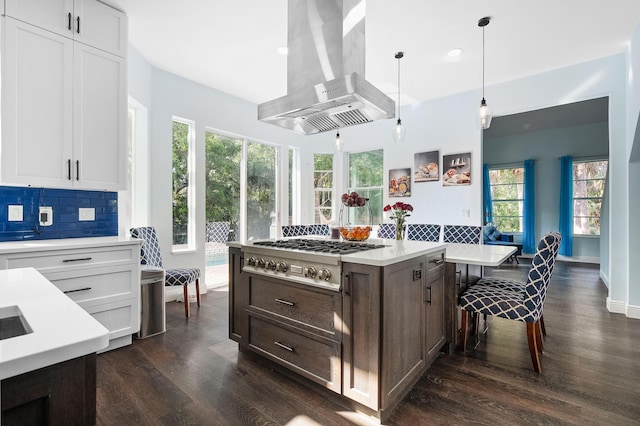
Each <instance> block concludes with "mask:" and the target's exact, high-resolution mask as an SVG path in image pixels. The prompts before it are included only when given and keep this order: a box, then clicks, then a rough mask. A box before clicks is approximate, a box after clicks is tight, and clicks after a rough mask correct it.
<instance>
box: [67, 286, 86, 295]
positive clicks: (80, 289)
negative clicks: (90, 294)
mask: <svg viewBox="0 0 640 426" xmlns="http://www.w3.org/2000/svg"><path fill="white" fill-rule="evenodd" d="M87 290H91V287H85V288H78V289H75V290H67V291H63V293H64V294H67V293H75V292H77V291H87Z"/></svg>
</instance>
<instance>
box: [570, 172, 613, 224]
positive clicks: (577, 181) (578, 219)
mask: <svg viewBox="0 0 640 426" xmlns="http://www.w3.org/2000/svg"><path fill="white" fill-rule="evenodd" d="M608 164H609V162H608V161H606V160H604V161H574V162H573V234H574V235H600V209H601V208H602V198H603V197H604V189H605V185H606V178H607V167H608Z"/></svg>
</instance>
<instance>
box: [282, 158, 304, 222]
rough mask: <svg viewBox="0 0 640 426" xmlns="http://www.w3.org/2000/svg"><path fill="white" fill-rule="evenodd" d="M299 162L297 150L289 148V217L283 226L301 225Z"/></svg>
mask: <svg viewBox="0 0 640 426" xmlns="http://www.w3.org/2000/svg"><path fill="white" fill-rule="evenodd" d="M299 162H300V155H299V153H298V149H297V148H289V185H288V186H289V198H288V206H287V207H288V211H289V214H288V217H287V220H286V221H285V222H284V223H283V225H293V224H295V223H299V220H300V208H299V206H300V201H299V199H298V196H299V194H300V189H299V182H300V173H299V168H300V167H299Z"/></svg>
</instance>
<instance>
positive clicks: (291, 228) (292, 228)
mask: <svg viewBox="0 0 640 426" xmlns="http://www.w3.org/2000/svg"><path fill="white" fill-rule="evenodd" d="M301 235H309V230H308V229H307V225H283V226H282V236H283V237H299V236H301Z"/></svg>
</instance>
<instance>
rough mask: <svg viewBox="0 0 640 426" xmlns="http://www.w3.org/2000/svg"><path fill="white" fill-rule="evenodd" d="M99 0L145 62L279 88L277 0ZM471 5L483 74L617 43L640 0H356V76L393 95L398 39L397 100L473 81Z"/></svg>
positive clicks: (258, 92)
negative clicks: (360, 16) (359, 16)
mask: <svg viewBox="0 0 640 426" xmlns="http://www.w3.org/2000/svg"><path fill="white" fill-rule="evenodd" d="M105 1H106V2H108V3H110V4H112V5H114V6H116V7H117V8H119V9H121V10H123V11H125V12H126V13H127V15H128V16H129V39H130V42H131V44H133V46H135V47H136V49H138V50H139V51H140V53H141V54H142V55H143V56H144V57H145V58H146V59H147V60H148V61H149V62H150V63H151V64H152V65H153V66H155V67H157V68H160V69H163V70H166V71H168V72H171V73H174V74H177V75H180V76H183V77H185V78H188V79H190V80H193V81H196V82H199V83H201V84H204V85H206V86H210V87H213V88H216V89H218V90H221V91H224V92H227V93H230V94H232V95H235V96H237V97H240V98H243V99H246V100H249V101H251V102H254V103H262V102H265V101H268V100H271V99H274V98H278V97H280V96H284V95H286V90H287V89H286V82H287V78H286V72H287V70H286V62H287V61H286V57H284V56H281V55H279V54H278V53H277V52H276V49H277V48H278V47H280V46H285V45H286V42H287V0H181V1H176V0H105ZM327 1H331V0H327ZM483 16H491V18H492V19H491V23H490V24H489V25H488V26H487V27H486V28H485V37H486V38H485V40H486V41H485V45H486V77H485V78H486V85H487V86H490V85H491V84H495V83H500V82H504V81H509V80H513V79H517V78H520V77H523V76H527V75H531V74H537V73H540V72H544V71H547V70H551V69H555V68H560V67H565V66H568V65H572V64H577V63H580V62H584V61H588V60H591V59H596V58H600V57H604V56H608V55H611V54H615V53H620V52H622V51H624V49H625V47H626V46H627V43H628V40H629V38H630V36H631V34H632V32H633V29H634V28H635V26H636V25H637V24H638V23H640V1H639V0H615V1H612V2H606V1H602V0H537V1H514V0H484V1H476V0H466V1H464V0H463V1H461V0H452V1H434V0H399V1H394V2H391V1H388V0H387V1H385V0H368V1H367V2H366V79H367V80H368V81H369V82H371V83H372V84H374V85H375V86H377V87H378V88H379V89H380V90H382V91H384V92H386V93H387V94H388V95H389V96H391V97H392V98H393V99H397V60H396V59H394V54H395V52H397V51H399V50H402V51H404V52H405V57H404V59H402V64H401V92H402V93H401V95H402V97H401V103H402V104H410V103H413V102H417V101H422V100H427V99H433V98H438V97H443V96H447V95H450V94H453V93H458V92H463V91H467V90H471V89H477V88H479V87H481V85H482V30H481V29H480V28H479V27H478V26H477V22H478V19H479V18H481V17H483ZM456 47H459V48H462V49H463V51H464V52H463V54H462V55H461V56H460V57H458V58H455V59H451V58H448V57H447V52H448V51H449V50H450V49H452V48H456ZM486 97H487V100H489V99H490V97H491V93H490V91H487V93H486Z"/></svg>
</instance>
